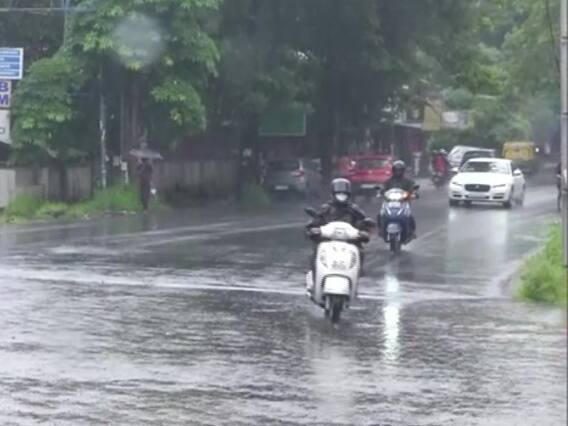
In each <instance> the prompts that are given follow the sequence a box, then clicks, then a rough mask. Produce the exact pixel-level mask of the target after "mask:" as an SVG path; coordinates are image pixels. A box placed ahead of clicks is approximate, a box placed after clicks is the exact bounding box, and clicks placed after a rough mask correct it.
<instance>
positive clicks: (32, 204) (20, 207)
mask: <svg viewBox="0 0 568 426" xmlns="http://www.w3.org/2000/svg"><path fill="white" fill-rule="evenodd" d="M43 203H44V201H43V200H42V199H41V198H40V197H38V196H37V195H30V194H20V195H18V196H17V197H16V198H15V199H14V200H13V201H12V202H11V203H10V204H9V205H8V207H6V210H5V211H4V215H5V216H6V217H8V218H18V217H19V218H25V219H32V218H33V217H34V216H35V215H36V213H37V211H38V210H39V209H40V208H41V206H42V205H43Z"/></svg>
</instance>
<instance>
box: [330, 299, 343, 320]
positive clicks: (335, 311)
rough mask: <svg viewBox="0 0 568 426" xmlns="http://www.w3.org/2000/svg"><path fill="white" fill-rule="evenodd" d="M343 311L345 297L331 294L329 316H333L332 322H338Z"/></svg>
mask: <svg viewBox="0 0 568 426" xmlns="http://www.w3.org/2000/svg"><path fill="white" fill-rule="evenodd" d="M342 311H343V297H342V296H330V301H329V314H330V315H329V316H330V318H331V322H332V324H337V323H338V322H339V319H340V318H341V312H342Z"/></svg>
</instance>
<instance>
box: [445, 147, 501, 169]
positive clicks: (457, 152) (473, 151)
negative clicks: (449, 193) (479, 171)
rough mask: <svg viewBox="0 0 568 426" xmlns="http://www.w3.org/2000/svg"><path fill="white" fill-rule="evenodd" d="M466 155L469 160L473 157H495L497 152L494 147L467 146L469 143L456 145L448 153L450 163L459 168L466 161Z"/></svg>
mask: <svg viewBox="0 0 568 426" xmlns="http://www.w3.org/2000/svg"><path fill="white" fill-rule="evenodd" d="M466 154H467V156H466ZM464 157H466V161H467V160H469V159H472V158H480V157H492V158H494V157H496V154H495V150H493V149H487V148H480V147H475V146H467V145H456V146H454V147H453V148H452V150H451V151H450V153H449V154H448V162H449V163H450V165H451V167H452V168H453V169H455V168H458V169H459V168H460V167H461V166H463V165H464V164H465V162H466V161H464ZM468 157H469V158H468Z"/></svg>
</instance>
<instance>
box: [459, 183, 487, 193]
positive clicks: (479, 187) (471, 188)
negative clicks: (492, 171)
mask: <svg viewBox="0 0 568 426" xmlns="http://www.w3.org/2000/svg"><path fill="white" fill-rule="evenodd" d="M490 189H491V187H490V186H489V185H476V184H472V185H466V186H465V190H466V191H470V192H489V190H490Z"/></svg>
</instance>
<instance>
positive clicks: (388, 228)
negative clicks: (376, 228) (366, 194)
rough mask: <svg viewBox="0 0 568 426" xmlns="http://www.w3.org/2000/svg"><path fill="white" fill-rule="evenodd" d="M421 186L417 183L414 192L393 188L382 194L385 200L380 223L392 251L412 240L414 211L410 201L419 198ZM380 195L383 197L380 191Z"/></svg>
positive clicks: (396, 250) (380, 214) (380, 213)
mask: <svg viewBox="0 0 568 426" xmlns="http://www.w3.org/2000/svg"><path fill="white" fill-rule="evenodd" d="M419 188H420V185H416V186H415V187H414V189H413V191H412V192H407V191H405V190H403V189H400V188H392V189H389V190H388V191H387V192H385V194H384V195H383V196H382V197H383V198H384V202H383V205H382V207H381V211H380V212H379V223H381V226H382V237H383V239H384V240H385V242H386V243H387V244H389V246H390V251H391V252H392V253H398V252H400V250H401V247H402V246H403V245H405V244H408V243H409V242H410V241H411V238H410V232H409V220H410V217H411V213H412V211H411V208H410V202H411V200H413V199H416V198H418V193H417V191H418V189H419ZM378 197H379V198H380V197H381V193H380V192H379V194H378ZM379 235H380V234H379Z"/></svg>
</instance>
